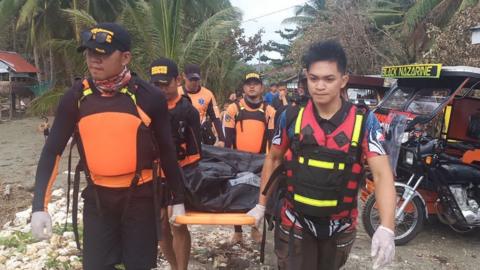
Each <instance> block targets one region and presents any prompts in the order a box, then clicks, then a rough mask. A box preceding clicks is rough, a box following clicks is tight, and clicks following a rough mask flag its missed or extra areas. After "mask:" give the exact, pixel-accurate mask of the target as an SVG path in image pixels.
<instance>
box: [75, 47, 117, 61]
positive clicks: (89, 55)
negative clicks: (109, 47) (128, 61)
mask: <svg viewBox="0 0 480 270" xmlns="http://www.w3.org/2000/svg"><path fill="white" fill-rule="evenodd" d="M113 53H114V52H111V53H98V52H96V51H95V50H93V49H86V50H85V51H84V52H83V55H84V56H85V57H87V58H100V59H102V60H105V59H107V58H108V57H109V56H110V55H112V54H113Z"/></svg>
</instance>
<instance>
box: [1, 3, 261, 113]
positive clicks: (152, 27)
mask: <svg viewBox="0 0 480 270" xmlns="http://www.w3.org/2000/svg"><path fill="white" fill-rule="evenodd" d="M103 21H115V22H119V23H120V24H122V25H123V26H125V27H126V28H127V30H128V31H129V32H130V34H131V36H132V55H133V57H132V63H131V65H130V68H131V69H132V70H133V71H135V72H136V73H137V74H138V75H139V76H140V77H143V78H144V79H148V77H149V74H148V72H147V71H148V67H149V66H150V63H151V62H152V61H153V60H155V59H157V58H159V57H161V56H163V57H169V58H172V59H173V60H175V61H176V62H177V63H178V65H179V67H180V69H181V68H182V67H183V66H184V64H185V63H197V64H200V65H201V67H202V76H204V82H203V83H204V84H205V85H206V86H207V87H209V88H211V89H212V90H213V91H214V92H217V94H219V93H218V92H220V91H221V90H223V89H226V88H227V86H231V85H232V84H234V81H236V80H237V79H238V78H237V76H239V77H241V76H242V75H239V74H238V73H237V71H235V70H236V68H237V66H241V65H243V63H242V60H243V59H247V60H246V61H248V60H250V59H252V57H253V56H254V55H256V54H257V51H258V50H259V49H260V45H261V33H260V32H259V34H258V35H256V36H255V37H254V38H252V39H247V38H245V37H244V35H243V32H242V31H239V29H240V22H241V14H240V12H239V11H238V9H236V8H233V7H232V6H231V4H230V1H228V0H177V1H171V0H107V1H95V0H75V1H74V0H2V1H0V22H3V24H2V25H4V31H3V32H1V33H0V45H2V47H4V48H12V47H13V48H20V49H21V50H20V51H19V53H21V54H23V55H26V56H27V58H29V59H28V60H30V61H33V62H34V64H35V65H36V66H37V67H38V68H39V69H40V70H42V72H41V74H40V75H39V76H40V80H41V81H44V80H49V81H54V84H55V85H56V86H55V89H53V90H51V91H48V92H47V93H44V94H43V95H42V96H40V97H38V98H37V99H36V100H35V101H34V102H33V103H32V105H33V106H32V107H31V108H30V109H29V112H30V113H31V114H34V115H38V114H44V113H51V112H53V110H55V106H56V105H57V104H58V100H59V99H60V97H61V96H62V94H63V91H62V90H61V89H63V88H67V87H68V86H69V85H71V83H72V81H73V78H75V77H78V76H83V75H85V74H88V71H87V68H86V65H85V59H84V57H83V56H82V55H81V54H79V53H77V51H76V48H77V47H78V45H79V37H80V33H81V31H82V30H83V29H85V28H87V27H90V26H92V25H94V24H96V22H103ZM3 44H5V46H4V45H3ZM243 53H245V55H246V57H245V58H244V57H243ZM32 56H33V57H32ZM43 74H45V75H46V76H45V77H44V76H43Z"/></svg>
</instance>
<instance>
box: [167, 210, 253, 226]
mask: <svg viewBox="0 0 480 270" xmlns="http://www.w3.org/2000/svg"><path fill="white" fill-rule="evenodd" d="M175 223H178V224H185V225H254V224H255V218H253V217H251V216H248V215H247V214H246V213H207V212H188V211H187V212H186V213H185V215H184V216H177V218H176V219H175Z"/></svg>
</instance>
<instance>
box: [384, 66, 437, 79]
mask: <svg viewBox="0 0 480 270" xmlns="http://www.w3.org/2000/svg"><path fill="white" fill-rule="evenodd" d="M441 70H442V64H415V65H403V66H388V67H382V77H384V78H439V77H440V71H441Z"/></svg>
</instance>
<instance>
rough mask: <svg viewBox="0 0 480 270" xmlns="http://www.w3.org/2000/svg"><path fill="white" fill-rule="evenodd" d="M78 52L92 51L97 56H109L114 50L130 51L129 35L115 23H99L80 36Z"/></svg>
mask: <svg viewBox="0 0 480 270" xmlns="http://www.w3.org/2000/svg"><path fill="white" fill-rule="evenodd" d="M81 42H82V44H81V45H80V47H78V48H77V51H78V52H83V51H84V50H86V49H91V50H94V51H95V52H97V53H99V54H111V53H113V52H114V51H116V50H119V51H121V52H126V51H130V46H131V38H130V34H129V33H128V32H127V30H125V28H123V27H122V26H120V25H119V24H116V23H99V24H97V25H95V26H94V27H92V28H89V29H87V30H85V31H83V32H82V34H81Z"/></svg>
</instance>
